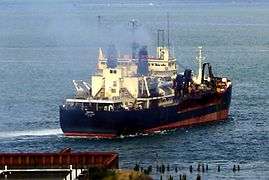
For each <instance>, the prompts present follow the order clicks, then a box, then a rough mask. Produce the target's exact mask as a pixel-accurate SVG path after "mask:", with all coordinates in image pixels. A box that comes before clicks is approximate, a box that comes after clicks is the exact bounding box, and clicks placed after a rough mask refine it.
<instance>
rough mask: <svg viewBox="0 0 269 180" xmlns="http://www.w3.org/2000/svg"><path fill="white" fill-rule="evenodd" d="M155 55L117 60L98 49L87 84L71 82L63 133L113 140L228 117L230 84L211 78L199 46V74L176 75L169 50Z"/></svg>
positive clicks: (141, 53) (63, 114)
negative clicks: (73, 91) (72, 93)
mask: <svg viewBox="0 0 269 180" xmlns="http://www.w3.org/2000/svg"><path fill="white" fill-rule="evenodd" d="M156 51H157V53H156V56H155V57H153V56H150V55H148V52H147V48H146V47H145V46H144V47H141V48H140V50H139V52H138V54H137V58H134V56H129V55H123V56H120V57H115V56H110V55H108V56H106V54H105V53H104V52H103V50H102V49H101V48H100V49H99V53H98V62H97V69H96V73H95V74H94V75H93V76H91V79H90V82H89V83H86V82H83V81H73V82H74V85H75V87H76V90H77V92H76V96H75V98H73V99H66V103H65V104H64V105H62V106H60V122H61V127H62V130H63V132H64V133H65V134H66V135H69V136H91V137H115V136H118V135H121V134H133V133H144V132H156V131H160V130H165V129H172V128H178V127H181V126H185V125H192V124H198V123H203V122H208V121H214V120H220V119H225V118H227V116H228V110H229V105H230V99H231V87H232V86H231V81H230V80H228V79H227V78H222V77H215V76H214V75H213V73H212V68H211V65H210V64H209V63H205V62H204V60H205V57H204V56H203V50H202V47H199V48H198V55H197V57H196V59H197V63H198V73H197V75H195V74H194V73H193V72H192V70H190V69H186V70H185V71H184V72H182V73H177V64H176V58H174V57H173V56H172V55H171V54H170V50H169V47H167V46H164V45H163V44H162V45H160V44H159V43H158V46H157V48H156ZM206 72H207V73H206Z"/></svg>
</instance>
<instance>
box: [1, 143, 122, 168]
mask: <svg viewBox="0 0 269 180" xmlns="http://www.w3.org/2000/svg"><path fill="white" fill-rule="evenodd" d="M118 164H119V159H118V154H117V153H115V152H71V149H68V148H67V149H64V150H62V151H60V152H58V153H0V169H4V167H5V166H8V167H9V168H13V169H14V168H17V169H22V168H35V169H36V168H69V166H70V165H72V166H73V167H74V168H77V169H80V168H81V169H82V168H83V169H85V168H91V167H102V168H109V169H117V168H118V166H119V165H118Z"/></svg>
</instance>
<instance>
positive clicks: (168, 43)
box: [167, 13, 170, 49]
mask: <svg viewBox="0 0 269 180" xmlns="http://www.w3.org/2000/svg"><path fill="white" fill-rule="evenodd" d="M169 18H170V17H169V13H167V46H168V49H169V48H170V22H169Z"/></svg>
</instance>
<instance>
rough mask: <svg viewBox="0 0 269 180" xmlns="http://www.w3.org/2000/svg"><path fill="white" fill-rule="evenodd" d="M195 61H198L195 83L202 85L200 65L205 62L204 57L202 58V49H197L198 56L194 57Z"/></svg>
mask: <svg viewBox="0 0 269 180" xmlns="http://www.w3.org/2000/svg"><path fill="white" fill-rule="evenodd" d="M196 60H197V61H198V76H197V83H198V84H201V83H202V65H203V61H204V60H205V57H204V56H203V47H202V46H199V47H198V56H197V57H196Z"/></svg>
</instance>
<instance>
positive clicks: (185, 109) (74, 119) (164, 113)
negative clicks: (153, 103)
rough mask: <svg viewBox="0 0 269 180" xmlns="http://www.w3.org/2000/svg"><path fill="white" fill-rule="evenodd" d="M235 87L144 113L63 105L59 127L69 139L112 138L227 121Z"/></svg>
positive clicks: (145, 110)
mask: <svg viewBox="0 0 269 180" xmlns="http://www.w3.org/2000/svg"><path fill="white" fill-rule="evenodd" d="M231 93H232V87H231V86H230V87H229V88H228V89H227V90H226V91H225V92H224V93H223V94H221V95H212V96H207V97H201V98H200V99H189V100H187V101H186V102H185V104H184V105H183V103H182V104H178V105H174V106H169V107H157V108H150V109H144V110H131V111H127V110H122V111H95V112H87V111H86V110H84V109H82V108H81V107H74V106H73V107H65V106H60V124H61V128H62V130H63V132H64V134H65V135H67V136H89V137H103V138H112V137H115V136H119V135H121V134H137V133H145V132H146V133H152V132H156V131H162V130H167V129H175V128H180V127H183V126H190V125H194V124H201V123H206V122H211V121H217V120H222V119H227V117H228V112H229V106H230V101H231Z"/></svg>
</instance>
